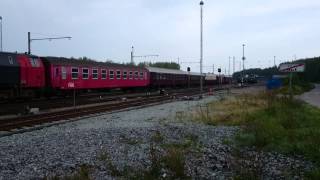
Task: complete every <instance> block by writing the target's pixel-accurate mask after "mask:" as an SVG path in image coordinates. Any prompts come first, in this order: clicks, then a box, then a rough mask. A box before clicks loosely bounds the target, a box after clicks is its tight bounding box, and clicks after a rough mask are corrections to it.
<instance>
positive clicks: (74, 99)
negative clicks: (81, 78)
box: [73, 81, 76, 108]
mask: <svg viewBox="0 0 320 180" xmlns="http://www.w3.org/2000/svg"><path fill="white" fill-rule="evenodd" d="M73 84H74V85H73V107H74V108H76V83H75V82H74V81H73Z"/></svg>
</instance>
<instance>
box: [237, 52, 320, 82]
mask: <svg viewBox="0 0 320 180" xmlns="http://www.w3.org/2000/svg"><path fill="white" fill-rule="evenodd" d="M292 63H304V64H305V72H303V73H295V74H296V75H295V76H298V77H299V78H300V79H301V80H305V81H308V82H320V57H313V58H305V59H299V60H297V61H293V62H292ZM242 74H248V75H251V74H254V75H258V76H260V77H264V78H265V79H270V78H271V77H272V76H273V75H284V74H287V73H281V72H279V69H278V67H275V66H274V67H269V68H265V69H260V68H254V69H246V70H245V71H240V72H236V73H234V74H233V77H234V78H239V77H241V76H242Z"/></svg>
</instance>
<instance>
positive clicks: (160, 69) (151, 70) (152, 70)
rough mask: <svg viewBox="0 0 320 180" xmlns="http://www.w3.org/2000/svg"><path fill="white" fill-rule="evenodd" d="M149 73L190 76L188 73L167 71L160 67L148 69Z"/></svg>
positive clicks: (173, 70)
mask: <svg viewBox="0 0 320 180" xmlns="http://www.w3.org/2000/svg"><path fill="white" fill-rule="evenodd" d="M146 68H147V69H148V70H149V72H155V73H163V74H188V72H185V71H182V70H176V69H165V68H158V67H146Z"/></svg>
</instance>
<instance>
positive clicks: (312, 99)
mask: <svg viewBox="0 0 320 180" xmlns="http://www.w3.org/2000/svg"><path fill="white" fill-rule="evenodd" d="M299 99H301V100H304V101H305V102H307V103H309V104H311V105H314V106H317V107H319V108H320V84H315V88H314V89H313V90H311V91H309V92H306V93H304V94H302V95H301V96H300V97H299Z"/></svg>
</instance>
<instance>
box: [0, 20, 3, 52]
mask: <svg viewBox="0 0 320 180" xmlns="http://www.w3.org/2000/svg"><path fill="white" fill-rule="evenodd" d="M0 21H1V22H0V31H1V32H0V38H1V44H0V45H1V52H2V51H3V47H2V16H0Z"/></svg>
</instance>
